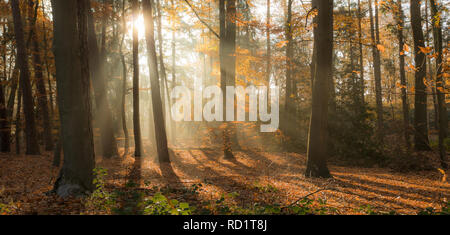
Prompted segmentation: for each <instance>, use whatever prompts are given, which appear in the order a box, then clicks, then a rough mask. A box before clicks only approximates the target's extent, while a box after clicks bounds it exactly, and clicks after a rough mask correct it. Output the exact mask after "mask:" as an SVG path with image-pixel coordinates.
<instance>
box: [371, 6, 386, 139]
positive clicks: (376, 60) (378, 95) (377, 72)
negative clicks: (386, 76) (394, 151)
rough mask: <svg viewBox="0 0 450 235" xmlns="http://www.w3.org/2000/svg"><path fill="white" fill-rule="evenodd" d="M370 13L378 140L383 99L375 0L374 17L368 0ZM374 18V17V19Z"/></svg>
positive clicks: (380, 137)
mask: <svg viewBox="0 0 450 235" xmlns="http://www.w3.org/2000/svg"><path fill="white" fill-rule="evenodd" d="M369 14H370V37H371V39H372V57H373V74H374V80H375V100H376V112H377V137H378V140H379V141H382V138H383V99H382V95H383V94H382V91H381V59H380V50H379V48H378V46H379V45H380V39H379V25H378V1H377V0H375V17H374V16H373V7H372V0H369ZM374 18H375V19H374Z"/></svg>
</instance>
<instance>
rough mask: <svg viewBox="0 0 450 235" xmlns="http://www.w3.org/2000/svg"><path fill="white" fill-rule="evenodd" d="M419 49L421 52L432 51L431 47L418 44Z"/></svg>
mask: <svg viewBox="0 0 450 235" xmlns="http://www.w3.org/2000/svg"><path fill="white" fill-rule="evenodd" d="M419 50H420V52H422V53H423V54H428V53H430V52H432V51H433V49H432V48H431V47H420V46H419Z"/></svg>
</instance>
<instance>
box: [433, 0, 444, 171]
mask: <svg viewBox="0 0 450 235" xmlns="http://www.w3.org/2000/svg"><path fill="white" fill-rule="evenodd" d="M430 5H431V16H432V19H433V21H432V22H433V40H434V51H435V52H434V53H435V54H436V92H437V101H438V111H439V112H438V114H439V119H438V121H439V155H440V157H441V165H442V167H443V168H448V165H447V163H446V159H445V158H446V155H447V153H446V150H445V145H444V139H445V138H446V137H447V130H448V116H447V107H446V104H445V80H444V73H443V71H444V70H443V66H444V64H443V54H442V53H443V49H442V26H441V25H442V23H441V13H440V12H439V10H438V5H437V3H436V1H435V0H430Z"/></svg>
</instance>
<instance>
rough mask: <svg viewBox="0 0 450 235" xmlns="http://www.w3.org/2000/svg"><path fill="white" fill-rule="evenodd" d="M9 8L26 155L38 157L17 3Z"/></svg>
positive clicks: (31, 100) (25, 53)
mask: <svg viewBox="0 0 450 235" xmlns="http://www.w3.org/2000/svg"><path fill="white" fill-rule="evenodd" d="M10 2H11V8H12V12H13V20H14V35H15V38H16V47H17V60H18V62H19V68H20V88H21V89H22V95H23V110H24V114H25V127H26V128H25V133H26V154H30V155H38V154H39V144H38V141H37V132H36V121H35V119H34V107H33V106H34V105H33V98H32V92H31V83H30V70H29V68H28V61H27V51H26V47H25V41H24V33H23V25H22V17H21V14H20V8H19V1H18V0H11V1H10Z"/></svg>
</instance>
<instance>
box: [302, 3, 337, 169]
mask: <svg viewBox="0 0 450 235" xmlns="http://www.w3.org/2000/svg"><path fill="white" fill-rule="evenodd" d="M316 5H317V9H318V15H317V16H316V17H317V30H316V31H315V33H317V41H314V43H315V44H316V43H317V45H314V46H315V47H316V48H317V54H316V61H315V62H313V63H315V71H314V74H315V75H314V85H313V93H312V112H311V120H310V125H309V136H308V153H307V164H306V172H305V176H307V177H324V178H327V177H331V175H330V171H329V170H328V167H327V164H326V158H327V148H326V147H325V146H327V139H328V137H327V135H328V99H329V80H330V78H331V77H332V61H333V60H332V58H333V0H326V1H325V0H323V1H316Z"/></svg>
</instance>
